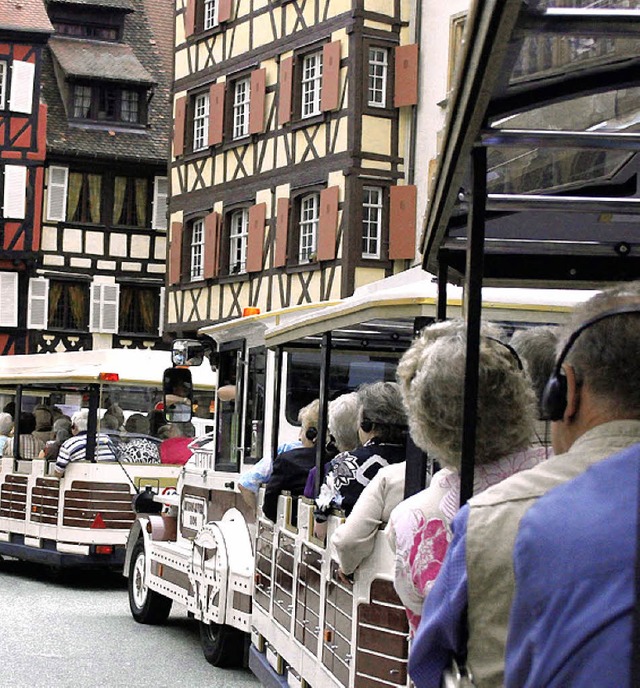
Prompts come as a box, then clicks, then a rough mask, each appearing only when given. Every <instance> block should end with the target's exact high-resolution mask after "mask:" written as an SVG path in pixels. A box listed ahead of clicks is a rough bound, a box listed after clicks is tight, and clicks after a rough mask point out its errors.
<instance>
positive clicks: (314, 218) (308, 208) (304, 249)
mask: <svg viewBox="0 0 640 688" xmlns="http://www.w3.org/2000/svg"><path fill="white" fill-rule="evenodd" d="M319 215H320V195H319V194H311V195H310V196H305V197H304V198H303V199H302V201H301V203H300V248H299V251H298V260H299V262H300V263H308V262H309V261H310V260H314V259H315V254H316V240H317V236H318V220H319Z"/></svg>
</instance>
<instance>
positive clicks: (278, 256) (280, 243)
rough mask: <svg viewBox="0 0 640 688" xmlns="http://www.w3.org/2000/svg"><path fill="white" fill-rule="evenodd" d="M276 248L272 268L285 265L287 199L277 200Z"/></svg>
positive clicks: (287, 217) (287, 216)
mask: <svg viewBox="0 0 640 688" xmlns="http://www.w3.org/2000/svg"><path fill="white" fill-rule="evenodd" d="M276 213H277V215H276V246H275V249H274V254H273V267H275V268H280V267H282V266H283V265H286V264H287V235H288V233H289V199H288V198H279V199H278V205H277V210H276Z"/></svg>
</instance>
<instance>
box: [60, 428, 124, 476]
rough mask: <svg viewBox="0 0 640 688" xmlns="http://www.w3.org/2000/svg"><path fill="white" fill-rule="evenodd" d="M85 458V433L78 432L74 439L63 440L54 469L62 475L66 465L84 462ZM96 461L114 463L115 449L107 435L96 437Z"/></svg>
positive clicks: (101, 434)
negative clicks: (73, 462)
mask: <svg viewBox="0 0 640 688" xmlns="http://www.w3.org/2000/svg"><path fill="white" fill-rule="evenodd" d="M86 458H87V433H86V432H79V433H78V434H77V435H76V436H75V437H70V438H69V439H68V440H65V441H64V442H63V443H62V445H61V447H60V451H59V452H58V459H57V460H56V469H57V470H58V471H59V472H60V473H64V471H65V469H66V468H67V465H68V464H69V463H71V462H72V461H84V460H86ZM95 458H96V461H115V460H116V449H115V446H114V444H113V442H112V441H111V439H110V438H109V436H108V435H106V434H103V433H100V434H99V435H97V436H96V450H95Z"/></svg>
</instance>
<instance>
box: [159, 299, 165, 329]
mask: <svg viewBox="0 0 640 688" xmlns="http://www.w3.org/2000/svg"><path fill="white" fill-rule="evenodd" d="M164 294H165V289H164V287H160V308H159V312H160V315H159V320H158V336H160V337H162V333H163V332H164Z"/></svg>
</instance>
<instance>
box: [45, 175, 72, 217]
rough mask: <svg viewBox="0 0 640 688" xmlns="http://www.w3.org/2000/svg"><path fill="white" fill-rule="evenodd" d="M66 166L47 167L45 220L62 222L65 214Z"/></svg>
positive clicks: (67, 178)
mask: <svg viewBox="0 0 640 688" xmlns="http://www.w3.org/2000/svg"><path fill="white" fill-rule="evenodd" d="M68 181H69V168H68V167H55V166H51V167H49V185H48V188H47V220H53V221H56V222H63V221H64V220H66V216H67V183H68Z"/></svg>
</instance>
